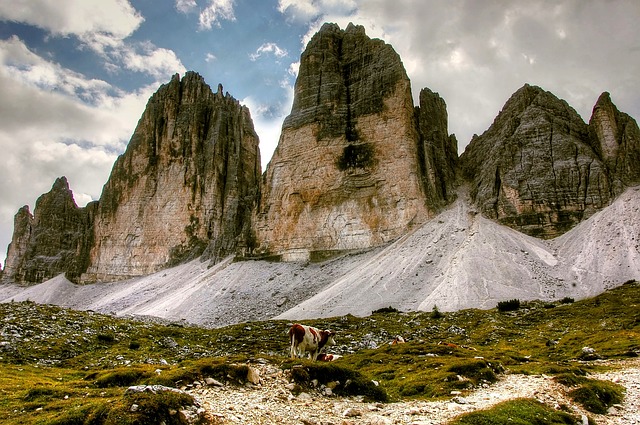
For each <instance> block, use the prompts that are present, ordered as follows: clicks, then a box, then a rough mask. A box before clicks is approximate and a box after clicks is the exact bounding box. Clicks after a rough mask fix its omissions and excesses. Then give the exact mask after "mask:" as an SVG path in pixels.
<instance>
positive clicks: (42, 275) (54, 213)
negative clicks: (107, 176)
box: [3, 177, 95, 284]
mask: <svg viewBox="0 0 640 425" xmlns="http://www.w3.org/2000/svg"><path fill="white" fill-rule="evenodd" d="M94 210H95V203H94V202H92V203H89V204H88V205H87V206H86V207H84V208H79V207H78V206H77V205H76V203H75V200H74V199H73V193H72V192H71V190H70V189H69V183H68V181H67V179H66V177H60V178H58V179H56V181H55V182H54V184H53V186H52V187H51V190H50V191H49V192H47V193H45V194H43V195H42V196H40V197H39V198H38V200H37V201H36V206H35V209H34V213H33V215H32V214H31V213H30V211H29V207H28V206H24V207H22V208H20V210H19V211H18V212H17V213H16V215H15V217H14V231H13V237H12V240H11V243H10V244H9V247H8V250H7V259H6V263H5V270H4V273H3V278H4V279H8V280H12V281H14V282H19V283H27V284H34V283H40V282H43V281H45V280H48V279H51V278H53V277H55V276H57V275H59V274H61V273H65V274H66V277H67V278H68V279H70V280H71V281H76V280H77V279H78V278H79V276H80V274H81V273H82V271H83V270H84V268H85V267H86V260H87V255H88V250H89V248H90V244H91V239H90V229H91V226H92V223H93V215H94Z"/></svg>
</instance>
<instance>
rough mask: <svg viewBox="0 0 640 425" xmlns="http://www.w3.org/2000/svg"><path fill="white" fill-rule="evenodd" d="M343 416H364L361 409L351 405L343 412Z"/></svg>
mask: <svg viewBox="0 0 640 425" xmlns="http://www.w3.org/2000/svg"><path fill="white" fill-rule="evenodd" d="M342 416H344V417H345V418H354V417H356V416H362V411H361V410H360V409H356V408H355V407H349V408H347V409H346V410H345V411H344V412H342Z"/></svg>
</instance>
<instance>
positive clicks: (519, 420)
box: [449, 398, 582, 425]
mask: <svg viewBox="0 0 640 425" xmlns="http://www.w3.org/2000/svg"><path fill="white" fill-rule="evenodd" d="M581 423H582V421H581V420H579V419H578V418H577V417H575V416H573V415H570V414H569V413H566V412H562V411H558V410H555V409H553V408H551V407H549V406H547V405H545V404H543V403H541V402H539V401H537V400H534V399H528V398H520V399H515V400H509V401H505V402H503V403H499V404H497V405H495V406H493V407H491V408H490V409H486V410H480V411H476V412H472V413H466V414H464V415H461V416H459V417H458V418H456V419H454V420H453V421H452V422H450V423H449V425H503V424H510V425H554V424H565V425H578V424H581Z"/></svg>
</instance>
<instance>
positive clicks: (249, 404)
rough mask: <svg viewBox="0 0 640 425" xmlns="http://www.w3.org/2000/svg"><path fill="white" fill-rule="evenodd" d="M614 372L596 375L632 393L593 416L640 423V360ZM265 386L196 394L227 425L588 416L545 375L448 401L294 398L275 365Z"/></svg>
mask: <svg viewBox="0 0 640 425" xmlns="http://www.w3.org/2000/svg"><path fill="white" fill-rule="evenodd" d="M612 365H613V366H615V369H614V370H613V371H610V372H606V373H602V374H597V375H593V376H591V377H592V378H596V379H606V380H610V381H613V382H617V383H619V384H620V385H623V386H624V387H626V389H627V394H626V397H625V401H624V403H623V404H622V405H620V406H616V407H614V408H612V409H611V411H610V413H609V414H608V415H595V414H591V413H589V416H590V417H592V418H593V419H595V421H596V422H597V423H598V424H599V425H621V424H624V425H628V424H640V360H639V359H633V360H626V361H623V362H615V363H612ZM255 367H256V369H257V370H258V372H259V373H260V377H261V383H260V384H259V385H257V386H248V387H243V388H238V387H230V386H229V387H228V386H211V385H209V386H201V387H197V388H195V389H193V390H192V391H191V392H192V394H194V395H195V396H197V397H198V398H199V399H200V401H201V402H202V404H203V405H204V407H205V408H206V409H207V410H208V411H209V412H210V413H211V415H212V416H214V417H215V418H217V419H218V420H219V423H222V424H274V425H275V424H278V425H285V424H305V425H327V424H336V425H342V424H368V425H383V424H413V425H428V424H429V425H435V424H446V423H447V421H449V420H451V419H452V418H454V417H455V416H458V415H460V414H462V413H465V412H470V411H474V410H479V409H484V408H487V407H490V406H492V405H494V404H496V403H500V402H502V401H505V400H509V399H513V398H518V397H527V398H535V399H537V400H539V401H541V402H544V403H546V404H547V405H550V406H553V407H559V406H561V405H564V406H570V408H571V409H573V410H574V413H575V414H577V415H586V414H587V412H585V411H584V410H582V409H581V408H580V407H578V406H575V405H574V404H572V402H571V401H570V400H569V399H568V398H567V397H566V391H567V390H566V387H563V386H562V385H560V384H557V383H556V382H555V381H554V380H553V379H552V378H551V377H548V376H543V375H535V376H531V375H505V376H504V377H503V379H501V380H500V381H499V382H498V383H496V384H494V385H491V386H490V387H487V388H481V389H478V390H476V391H474V392H473V393H471V394H467V395H465V396H460V395H452V398H451V399H450V400H447V401H406V402H399V403H389V404H380V403H365V402H362V401H361V400H358V399H357V398H338V397H335V396H325V395H321V394H320V391H313V392H312V393H302V394H301V395H299V396H298V397H294V396H293V395H292V394H291V391H290V390H289V389H288V387H287V386H288V381H287V379H286V374H285V373H283V372H282V371H281V370H280V369H279V368H278V367H276V366H273V365H257V366H255Z"/></svg>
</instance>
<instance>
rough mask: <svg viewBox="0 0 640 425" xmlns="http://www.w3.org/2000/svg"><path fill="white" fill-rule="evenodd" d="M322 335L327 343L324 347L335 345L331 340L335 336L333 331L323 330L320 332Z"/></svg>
mask: <svg viewBox="0 0 640 425" xmlns="http://www.w3.org/2000/svg"><path fill="white" fill-rule="evenodd" d="M322 334H323V336H324V337H326V339H327V342H326V343H325V344H324V345H336V341H335V340H334V339H333V337H334V336H335V335H336V332H335V331H332V330H330V329H325V330H323V331H322Z"/></svg>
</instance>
